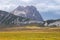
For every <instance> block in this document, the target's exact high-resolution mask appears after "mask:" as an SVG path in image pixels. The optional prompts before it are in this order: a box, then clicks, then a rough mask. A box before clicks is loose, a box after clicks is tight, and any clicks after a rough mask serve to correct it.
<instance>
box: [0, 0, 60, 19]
mask: <svg viewBox="0 0 60 40" xmlns="http://www.w3.org/2000/svg"><path fill="white" fill-rule="evenodd" d="M19 5H20V6H31V5H33V6H35V7H36V8H37V10H38V11H39V12H40V14H41V16H42V18H43V19H44V20H49V19H60V0H0V10H4V11H7V12H11V11H12V10H14V9H15V8H16V7H18V6H19Z"/></svg>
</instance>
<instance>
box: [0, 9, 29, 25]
mask: <svg viewBox="0 0 60 40" xmlns="http://www.w3.org/2000/svg"><path fill="white" fill-rule="evenodd" d="M27 20H30V19H29V18H25V17H21V16H16V15H14V14H11V13H9V12H6V11H2V10H0V26H1V25H18V24H19V23H20V22H24V21H27ZM19 25H20V24H19Z"/></svg>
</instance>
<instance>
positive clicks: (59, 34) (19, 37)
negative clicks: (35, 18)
mask: <svg viewBox="0 0 60 40" xmlns="http://www.w3.org/2000/svg"><path fill="white" fill-rule="evenodd" d="M42 30H43V29H41V30H37V29H36V30H35V29H34V30H19V31H3V32H0V40H60V31H58V30H59V29H58V30H57V29H54V30H52V31H51V29H44V30H43V31H42ZM47 30H48V31H47Z"/></svg>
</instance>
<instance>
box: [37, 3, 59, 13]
mask: <svg viewBox="0 0 60 40" xmlns="http://www.w3.org/2000/svg"><path fill="white" fill-rule="evenodd" d="M36 7H37V9H38V10H39V11H40V12H47V11H58V10H60V5H53V4H47V3H38V4H36Z"/></svg>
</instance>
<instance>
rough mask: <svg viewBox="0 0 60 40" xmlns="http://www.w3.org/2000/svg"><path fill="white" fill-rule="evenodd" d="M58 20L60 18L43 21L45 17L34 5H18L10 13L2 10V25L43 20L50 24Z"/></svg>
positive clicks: (0, 19) (0, 16) (0, 12)
mask: <svg viewBox="0 0 60 40" xmlns="http://www.w3.org/2000/svg"><path fill="white" fill-rule="evenodd" d="M57 21H60V19H57V20H47V21H43V18H42V17H41V15H40V13H39V12H38V11H37V9H36V8H35V7H34V6H26V7H23V6H18V7H17V8H16V9H14V10H13V11H12V12H10V13H9V12H6V11H2V10H0V25H20V24H21V23H23V24H26V23H27V24H28V23H42V22H44V23H46V22H47V23H48V24H50V23H54V22H57Z"/></svg>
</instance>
